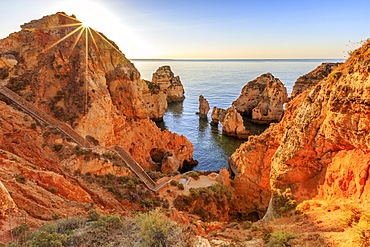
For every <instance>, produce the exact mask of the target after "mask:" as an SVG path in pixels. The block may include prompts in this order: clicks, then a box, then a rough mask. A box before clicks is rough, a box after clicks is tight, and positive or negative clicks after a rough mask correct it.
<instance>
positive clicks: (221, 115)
mask: <svg viewBox="0 0 370 247" xmlns="http://www.w3.org/2000/svg"><path fill="white" fill-rule="evenodd" d="M211 117H212V121H211V125H218V123H221V125H222V134H224V135H228V136H235V137H238V138H247V137H248V136H249V135H251V133H250V132H249V131H247V130H246V129H245V127H244V121H243V117H242V116H241V115H240V113H239V112H237V111H236V109H235V107H234V106H231V107H229V108H228V109H226V110H225V109H222V108H217V107H214V108H213V110H212V115H211Z"/></svg>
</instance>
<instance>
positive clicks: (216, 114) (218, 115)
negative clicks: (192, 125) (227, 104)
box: [211, 107, 226, 125]
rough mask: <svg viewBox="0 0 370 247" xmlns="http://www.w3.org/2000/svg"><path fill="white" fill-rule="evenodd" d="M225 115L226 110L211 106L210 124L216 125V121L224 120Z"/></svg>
mask: <svg viewBox="0 0 370 247" xmlns="http://www.w3.org/2000/svg"><path fill="white" fill-rule="evenodd" d="M225 115H226V110H225V109H222V108H218V107H213V110H212V114H211V118H212V121H211V125H218V123H220V122H222V121H224V119H225Z"/></svg>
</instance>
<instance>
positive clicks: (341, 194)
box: [230, 42, 370, 218]
mask: <svg viewBox="0 0 370 247" xmlns="http://www.w3.org/2000/svg"><path fill="white" fill-rule="evenodd" d="M369 49H370V42H367V43H366V44H365V45H364V46H363V47H361V48H359V49H358V50H356V51H355V52H354V53H353V55H352V56H351V57H350V58H349V59H348V60H347V62H345V63H344V64H343V65H341V66H339V67H338V68H337V69H336V70H334V71H333V72H331V73H330V74H329V75H328V76H327V77H326V78H324V79H323V80H322V81H321V82H319V83H318V84H317V85H316V86H315V87H314V88H312V89H311V90H308V91H305V92H303V93H301V94H299V96H297V97H295V98H294V100H292V101H291V102H290V103H289V104H288V107H287V110H286V112H285V114H284V118H283V120H282V121H281V122H280V123H278V124H275V125H273V126H271V127H270V128H269V129H268V130H267V131H265V133H263V134H262V135H261V136H259V137H254V138H253V140H252V141H251V142H247V143H245V144H243V145H242V146H241V147H240V148H239V149H238V150H237V151H236V152H235V153H234V154H233V155H232V157H231V158H230V167H231V168H232V170H233V171H234V172H235V173H236V174H237V178H236V181H235V182H236V184H237V187H238V186H240V187H241V189H240V190H239V191H240V192H241V193H243V191H244V194H248V193H250V194H253V193H255V194H257V195H260V194H261V195H265V196H257V198H255V202H256V205H258V206H257V207H255V208H257V209H261V208H262V209H265V208H266V205H267V201H268V200H269V196H268V194H269V191H268V187H269V186H268V182H270V185H271V188H272V201H271V202H270V206H269V210H268V214H267V215H266V218H273V217H276V216H277V215H278V214H279V212H278V211H279V209H278V208H276V204H275V203H276V201H275V196H274V195H275V190H276V189H280V190H282V191H284V190H285V189H286V188H290V189H291V191H292V193H293V195H294V196H295V197H296V199H297V200H298V202H300V201H302V200H305V199H310V198H320V199H342V200H356V201H360V202H366V201H367V200H368V199H369V195H370V190H369V188H368V184H369V177H368V176H367V173H368V171H369V169H370V162H369V161H370V160H369V158H368V155H367V154H368V152H369V151H370V144H369V138H368V136H369V133H368V132H369V128H368V126H370V118H369V114H370V107H369V103H368V98H369V90H368V88H369V86H370V79H369V78H370V77H369V75H368V70H369V69H370V54H369V52H368V50H369ZM256 143H260V144H261V145H255V144H256ZM262 144H263V145H262ZM252 157H256V158H255V159H254V160H253V158H252ZM256 164H258V165H257V166H256ZM256 167H258V169H256ZM270 169H271V170H270ZM269 170H270V172H269ZM251 174H255V175H251ZM242 180H245V181H249V182H247V183H244V181H242ZM262 181H265V182H263V183H262ZM242 188H243V189H242ZM257 191H258V192H257ZM256 192H257V193H256ZM257 211H258V210H257Z"/></svg>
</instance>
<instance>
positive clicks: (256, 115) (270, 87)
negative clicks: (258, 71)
mask: <svg viewBox="0 0 370 247" xmlns="http://www.w3.org/2000/svg"><path fill="white" fill-rule="evenodd" d="M287 101H288V94H287V90H286V88H285V86H284V85H283V83H282V82H281V81H280V80H279V79H277V78H275V77H274V76H273V75H272V74H270V73H267V74H263V75H261V76H260V77H258V78H256V79H255V80H253V81H250V82H248V83H247V85H245V86H244V87H243V89H242V92H241V94H240V96H239V97H238V99H236V100H235V101H234V102H233V105H234V106H235V108H236V110H237V111H238V112H239V113H241V114H243V115H246V116H248V117H250V118H251V119H252V121H253V122H256V123H261V124H266V123H271V122H279V121H280V120H281V118H282V116H283V111H284V108H283V105H284V103H286V102H287Z"/></svg>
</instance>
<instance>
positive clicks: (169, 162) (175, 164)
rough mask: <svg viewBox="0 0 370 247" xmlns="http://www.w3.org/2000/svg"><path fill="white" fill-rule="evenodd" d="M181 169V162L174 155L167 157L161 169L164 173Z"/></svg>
mask: <svg viewBox="0 0 370 247" xmlns="http://www.w3.org/2000/svg"><path fill="white" fill-rule="evenodd" d="M179 169H180V162H179V161H178V160H176V159H175V158H174V157H173V156H167V157H165V159H164V161H163V163H162V165H161V171H162V173H164V174H167V173H171V172H174V171H178V170H179Z"/></svg>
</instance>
